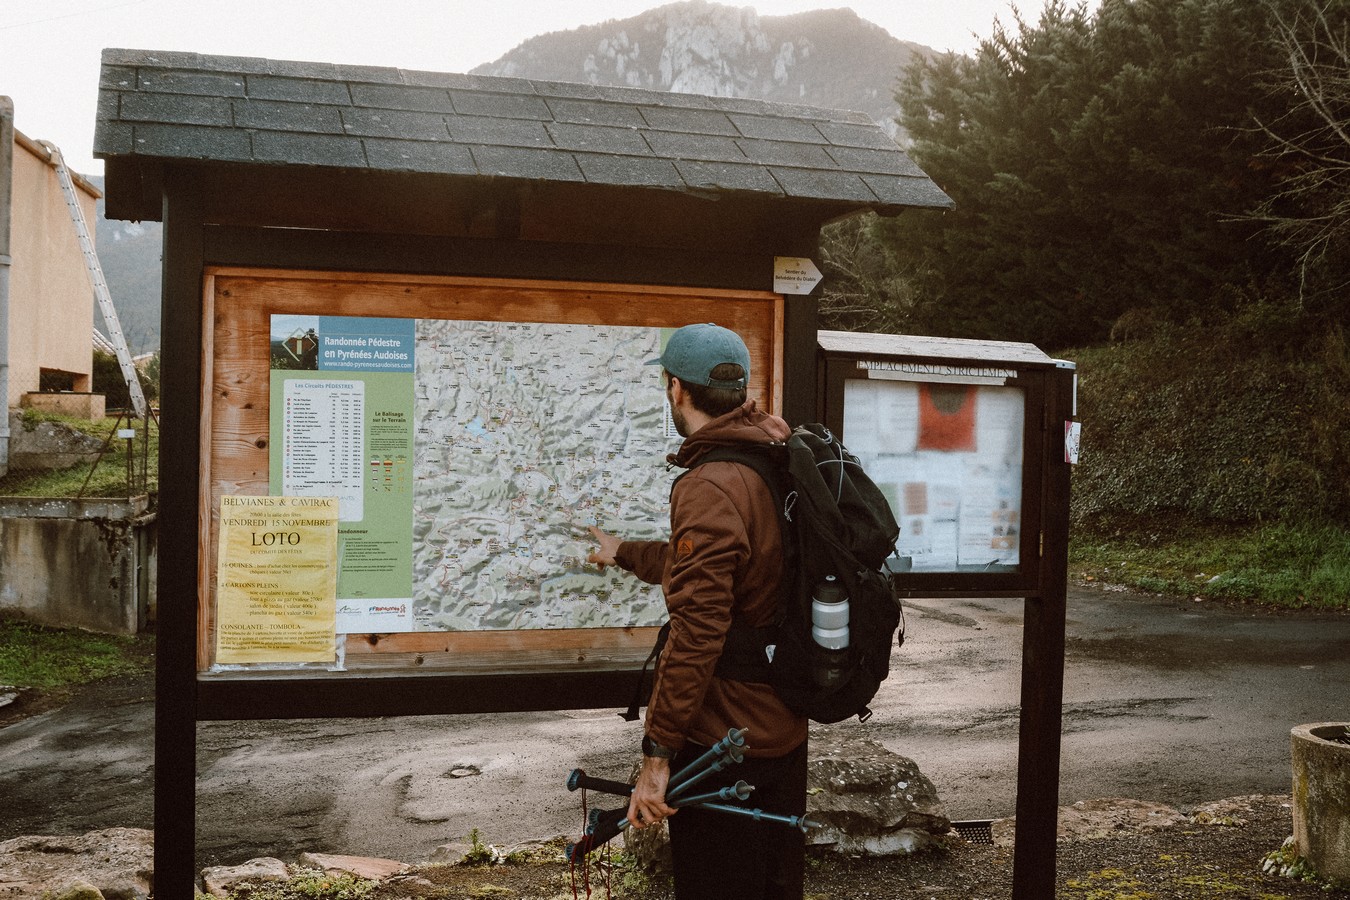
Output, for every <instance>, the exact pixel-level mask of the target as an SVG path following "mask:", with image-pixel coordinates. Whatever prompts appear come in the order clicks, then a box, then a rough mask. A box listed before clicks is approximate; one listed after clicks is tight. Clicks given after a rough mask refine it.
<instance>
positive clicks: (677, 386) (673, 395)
mask: <svg viewBox="0 0 1350 900" xmlns="http://www.w3.org/2000/svg"><path fill="white" fill-rule="evenodd" d="M667 377H668V378H669V379H670V405H671V406H679V405H680V403H681V401H682V400H683V399H684V382H682V381H680V379H678V378H676V377H675V376H674V375H669V376H667Z"/></svg>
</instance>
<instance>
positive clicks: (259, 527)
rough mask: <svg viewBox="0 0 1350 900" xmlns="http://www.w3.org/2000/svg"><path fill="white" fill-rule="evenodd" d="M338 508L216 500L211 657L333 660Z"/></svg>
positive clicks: (315, 502)
mask: <svg viewBox="0 0 1350 900" xmlns="http://www.w3.org/2000/svg"><path fill="white" fill-rule="evenodd" d="M338 505H339V501H338V499H337V498H336V497H240V496H226V497H221V498H220V552H219V553H218V554H217V580H216V584H217V621H216V660H217V662H219V663H221V664H226V665H229V664H237V663H311V662H314V663H331V662H333V661H334V659H335V657H336V650H335V645H334V618H335V608H336V598H337V579H336V568H337V524H338Z"/></svg>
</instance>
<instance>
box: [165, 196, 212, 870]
mask: <svg viewBox="0 0 1350 900" xmlns="http://www.w3.org/2000/svg"><path fill="white" fill-rule="evenodd" d="M173 176H179V173H171V177H170V178H169V179H168V182H169V183H168V184H167V185H166V189H165V193H164V196H165V200H164V219H163V221H164V287H163V294H162V301H161V304H162V308H161V315H162V320H163V332H162V334H163V348H164V349H163V351H162V357H161V360H162V362H161V366H162V368H161V384H162V385H163V389H162V394H161V400H160V422H161V423H162V426H161V429H160V444H159V457H160V466H159V471H160V477H159V503H160V506H159V510H160V511H159V515H160V530H159V615H158V622H157V626H156V640H155V643H156V650H155V869H154V871H155V892H156V894H157V895H159V896H161V897H190V896H192V890H193V885H195V884H196V878H197V872H196V852H197V847H196V843H197V830H196V810H197V755H196V749H197V693H196V687H197V684H196V682H197V534H198V521H199V517H198V512H199V510H198V506H199V503H198V496H199V488H198V484H197V475H198V466H197V460H198V459H199V458H200V456H201V452H200V451H201V434H200V430H199V429H200V424H199V423H200V422H201V381H202V354H201V331H202V321H201V312H202V222H201V214H200V211H199V210H198V209H196V208H194V203H193V198H194V197H196V196H197V191H195V190H193V189H192V188H193V185H191V184H187V183H182V182H184V181H186V179H185V178H181V176H179V177H173ZM170 197H172V198H173V200H172V202H170V200H169V198H170Z"/></svg>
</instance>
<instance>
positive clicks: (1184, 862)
mask: <svg viewBox="0 0 1350 900" xmlns="http://www.w3.org/2000/svg"><path fill="white" fill-rule="evenodd" d="M1250 808H1251V812H1250V815H1244V817H1243V818H1242V819H1241V820H1239V821H1230V822H1228V823H1227V824H1203V825H1202V824H1198V823H1196V822H1193V821H1191V822H1187V823H1185V824H1182V825H1176V826H1171V827H1167V828H1162V829H1158V830H1152V831H1135V832H1130V833H1120V834H1115V835H1111V836H1108V837H1097V838H1092V839H1084V840H1075V841H1072V842H1061V844H1060V845H1059V851H1058V861H1057V889H1056V897H1058V898H1074V900H1217V898H1222V900H1248V898H1249V900H1281V898H1287V900H1295V898H1304V897H1308V898H1311V897H1317V898H1321V900H1327V898H1347V897H1350V890H1338V889H1328V888H1327V887H1326V886H1324V885H1320V884H1316V883H1310V882H1305V881H1299V880H1295V879H1292V878H1288V877H1282V876H1279V875H1272V874H1266V873H1264V872H1263V871H1262V860H1263V858H1264V857H1265V856H1266V854H1268V853H1270V852H1272V851H1275V850H1278V849H1279V848H1280V847H1281V845H1282V844H1283V842H1284V840H1285V838H1286V837H1287V836H1288V835H1289V833H1290V831H1291V824H1290V809H1289V802H1288V798H1279V797H1269V798H1261V799H1259V800H1255V801H1252V803H1251V807H1250ZM536 856H537V858H536V860H535V861H533V862H524V863H515V864H503V865H496V866H486V867H484V866H465V865H459V866H452V867H442V868H439V869H425V870H422V871H420V872H419V873H418V876H417V877H418V878H420V879H422V880H421V881H417V880H414V878H413V877H403V878H398V879H394V880H391V881H389V882H386V883H385V884H384V885H382V886H381V888H380V892H379V893H378V894H377V895H376V897H378V898H379V900H394V898H438V900H461V898H463V900H468V898H475V900H481V898H484V897H500V898H511V900H566V898H570V897H572V896H573V874H575V881H576V894H575V896H577V897H586V896H588V895H587V891H586V886H585V884H584V882H583V880H582V873H580V872H576V873H571V872H569V869H568V866H567V865H566V864H565V863H563V862H560V861H559V856H560V848H559V847H557V846H552V847H546V848H542V849H541V850H540V851H539V853H538V854H537V855H536ZM1012 868H1013V867H1012V853H1011V851H1010V850H1007V849H1004V848H998V847H994V846H992V845H987V844H985V845H981V844H969V843H965V842H963V841H954V842H952V843H951V844H950V845H949V846H948V847H947V848H946V849H944V850H940V851H935V852H930V853H925V854H920V855H916V856H909V857H895V858H888V859H848V858H844V857H840V856H838V855H834V854H820V855H815V856H813V857H812V858H811V859H810V860H809V862H808V868H807V886H806V895H807V900H836V898H840V900H842V898H848V900H853V898H869V900H995V898H1009V897H1011V896H1012V875H1013V871H1012ZM590 875H591V885H590V888H591V889H590V895H589V896H591V897H596V898H600V897H606V896H612V897H616V898H624V900H671V898H673V896H674V894H673V893H672V891H671V890H670V887H669V882H668V880H666V879H663V878H643V877H639V876H636V875H634V874H633V873H632V872H626V871H624V870H622V869H616V870H614V871H613V872H612V873H611V876H610V879H609V882H610V883H609V886H608V889H607V887H606V884H605V878H604V871H603V869H597V868H596V867H594V866H593V867H592V870H591V873H590Z"/></svg>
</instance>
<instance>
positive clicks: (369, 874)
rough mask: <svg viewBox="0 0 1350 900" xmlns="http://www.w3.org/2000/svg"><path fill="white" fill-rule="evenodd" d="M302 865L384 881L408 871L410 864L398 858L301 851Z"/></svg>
mask: <svg viewBox="0 0 1350 900" xmlns="http://www.w3.org/2000/svg"><path fill="white" fill-rule="evenodd" d="M300 865H302V866H309V867H311V868H314V869H318V870H320V871H322V872H324V873H326V874H328V875H354V876H355V877H357V878H365V879H367V880H369V881H382V880H384V879H385V878H389V877H390V876H393V875H402V874H403V873H404V872H406V871H408V866H407V865H406V864H405V863H401V862H399V861H398V860H396V859H378V858H375V857H370V856H340V855H334V854H332V853H301V854H300Z"/></svg>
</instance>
